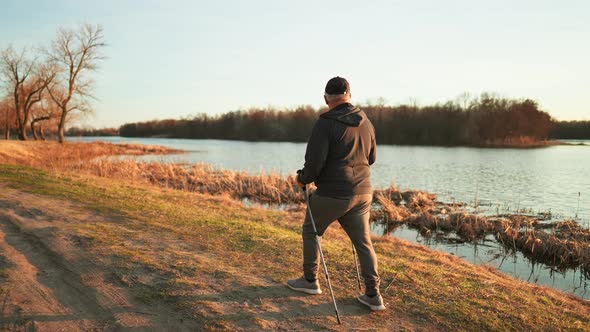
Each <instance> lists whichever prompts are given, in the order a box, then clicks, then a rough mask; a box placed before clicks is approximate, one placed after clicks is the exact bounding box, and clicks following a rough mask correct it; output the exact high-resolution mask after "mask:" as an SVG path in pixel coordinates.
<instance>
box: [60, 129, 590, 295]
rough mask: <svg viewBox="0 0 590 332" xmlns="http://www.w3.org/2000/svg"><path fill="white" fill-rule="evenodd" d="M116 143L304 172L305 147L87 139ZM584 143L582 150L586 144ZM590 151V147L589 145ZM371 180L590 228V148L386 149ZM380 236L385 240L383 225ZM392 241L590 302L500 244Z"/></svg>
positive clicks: (583, 283) (409, 235)
mask: <svg viewBox="0 0 590 332" xmlns="http://www.w3.org/2000/svg"><path fill="white" fill-rule="evenodd" d="M69 140H81V141H94V140H103V141H108V142H113V143H132V142H134V143H141V144H151V145H162V146H167V147H171V148H175V149H181V150H185V151H188V153H186V154H181V155H166V156H141V157H137V159H138V160H144V161H158V162H178V163H208V164H212V165H214V166H216V167H219V168H225V169H232V170H243V171H247V172H250V173H259V172H277V173H281V174H283V175H286V174H292V173H294V172H295V171H296V170H297V169H299V168H301V167H302V166H303V157H304V154H305V146H306V144H305V143H286V142H242V141H223V140H191V139H166V138H123V137H83V138H69ZM578 143H580V142H579V141H578ZM581 143H586V144H590V142H588V141H586V142H581ZM371 179H372V182H373V185H374V186H375V187H376V188H378V187H386V186H389V185H390V184H391V183H392V182H393V183H395V184H396V185H397V186H398V187H399V188H400V189H419V190H425V191H428V192H432V193H435V194H437V195H438V197H439V200H442V201H447V202H452V201H455V202H464V203H467V204H470V205H472V206H473V205H474V203H475V202H478V203H479V205H480V206H479V207H478V209H479V210H480V211H482V213H497V212H499V213H502V212H509V213H510V212H516V211H521V212H526V213H538V212H551V214H552V216H553V219H555V220H559V219H565V218H568V219H573V220H576V221H577V222H579V223H580V224H582V225H584V226H588V225H590V146H587V145H585V146H580V145H559V146H552V147H546V148H539V149H504V148H494V149H482V148H471V147H431V146H424V147H422V146H420V147H418V146H391V145H379V146H378V148H377V162H376V163H375V165H373V167H372V175H371ZM373 231H374V232H375V233H379V234H382V233H383V229H382V227H381V226H380V225H374V226H373ZM387 236H396V237H400V238H404V239H406V240H409V241H412V242H415V243H420V244H424V245H428V246H429V247H431V248H434V249H437V250H442V251H446V252H449V253H452V254H454V255H457V256H459V257H463V258H464V259H467V260H469V261H471V262H473V263H476V264H489V265H491V266H494V267H496V268H498V269H500V270H502V271H504V272H505V273H508V274H511V275H513V276H515V277H518V278H521V279H525V280H529V281H532V282H537V283H540V284H543V285H548V286H551V287H554V288H559V289H562V290H565V291H568V292H572V293H575V294H577V295H579V296H582V297H584V298H590V294H589V293H590V292H588V293H587V292H586V287H587V286H588V283H589V281H588V280H586V279H585V278H584V277H583V276H582V275H581V274H580V272H579V271H571V270H570V271H567V272H564V273H559V272H557V271H553V270H552V269H551V268H549V267H546V266H543V265H541V264H537V265H535V264H531V263H530V262H528V261H527V259H526V258H524V257H522V256H521V255H520V254H517V255H516V256H510V257H505V256H504V255H502V249H501V248H500V247H499V245H498V244H497V243H495V241H492V240H490V241H485V242H484V243H483V244H479V245H473V244H448V243H437V242H432V240H431V239H426V238H423V237H421V236H420V235H419V234H418V233H417V232H416V231H413V230H410V229H407V228H405V227H402V228H399V229H397V230H396V231H394V232H393V233H391V234H387Z"/></svg>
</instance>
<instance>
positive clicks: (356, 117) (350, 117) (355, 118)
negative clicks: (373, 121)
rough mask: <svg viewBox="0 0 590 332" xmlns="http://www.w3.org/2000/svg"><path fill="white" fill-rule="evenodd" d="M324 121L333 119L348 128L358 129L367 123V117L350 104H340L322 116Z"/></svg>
mask: <svg viewBox="0 0 590 332" xmlns="http://www.w3.org/2000/svg"><path fill="white" fill-rule="evenodd" d="M320 117H321V118H324V119H332V120H336V121H338V122H341V123H343V124H345V125H347V126H351V127H358V126H360V125H361V124H362V123H363V122H365V115H364V114H363V112H361V109H360V108H358V107H356V106H353V105H352V104H350V103H344V104H340V105H338V106H336V107H334V108H333V109H331V110H329V111H328V112H326V113H323V114H322V115H320Z"/></svg>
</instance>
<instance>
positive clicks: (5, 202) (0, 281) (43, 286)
mask: <svg viewBox="0 0 590 332" xmlns="http://www.w3.org/2000/svg"><path fill="white" fill-rule="evenodd" d="M0 190H1V191H2V194H1V195H0V269H2V271H3V274H2V275H1V276H0V285H1V287H2V292H1V294H0V305H1V307H0V309H1V311H0V329H2V328H4V329H8V330H24V331H30V330H34V331H105V330H106V331H112V330H125V331H130V330H136V329H137V330H142V331H144V330H164V329H165V330H175V331H183V330H186V331H189V330H194V329H195V327H196V326H194V325H192V324H190V322H186V321H183V320H182V318H181V317H179V316H178V315H177V314H175V313H174V312H173V311H172V310H171V309H170V308H166V307H165V306H162V305H157V306H153V305H150V306H147V305H145V304H141V303H137V302H135V301H133V300H132V299H133V294H131V290H130V289H127V288H126V287H125V286H124V285H121V284H120V282H117V280H114V279H113V278H112V277H110V276H111V275H112V271H105V270H104V269H102V267H99V266H96V265H95V264H94V263H93V261H94V260H93V259H92V257H91V256H89V255H88V253H86V252H84V251H83V250H81V248H78V247H77V246H76V245H75V243H72V241H71V240H68V239H67V237H66V234H65V233H64V230H67V229H68V225H69V224H73V223H77V222H82V221H83V222H100V219H101V218H102V217H101V216H99V215H95V214H94V215H93V214H91V213H89V212H87V211H84V210H83V209H80V208H79V207H76V206H74V205H70V204H68V203H66V202H63V201H59V202H56V201H55V200H51V199H47V198H41V197H34V196H32V195H29V194H24V193H20V192H18V191H15V190H9V189H7V188H0ZM56 203H57V204H56Z"/></svg>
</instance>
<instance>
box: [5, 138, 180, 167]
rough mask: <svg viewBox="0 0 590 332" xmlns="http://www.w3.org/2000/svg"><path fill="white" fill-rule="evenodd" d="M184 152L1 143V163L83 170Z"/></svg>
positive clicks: (129, 146)
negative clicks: (98, 163)
mask: <svg viewBox="0 0 590 332" xmlns="http://www.w3.org/2000/svg"><path fill="white" fill-rule="evenodd" d="M171 153H183V152H182V151H179V150H174V149H170V148H166V147H162V146H156V145H141V144H110V143H105V142H92V143H78V142H67V143H65V144H61V145H60V144H58V143H57V142H32V141H27V142H19V141H0V163H3V164H14V165H26V166H32V167H37V168H41V169H47V170H56V171H58V170H62V171H68V170H72V169H73V168H77V169H82V168H83V167H84V166H83V165H90V164H91V161H92V160H94V159H96V158H99V157H106V156H115V155H144V154H171Z"/></svg>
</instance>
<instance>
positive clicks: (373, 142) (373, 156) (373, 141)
mask: <svg viewBox="0 0 590 332" xmlns="http://www.w3.org/2000/svg"><path fill="white" fill-rule="evenodd" d="M371 129H373V132H372V133H371V151H369V165H373V164H374V163H375V161H376V160H377V139H376V138H375V128H374V127H373V124H371Z"/></svg>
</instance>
